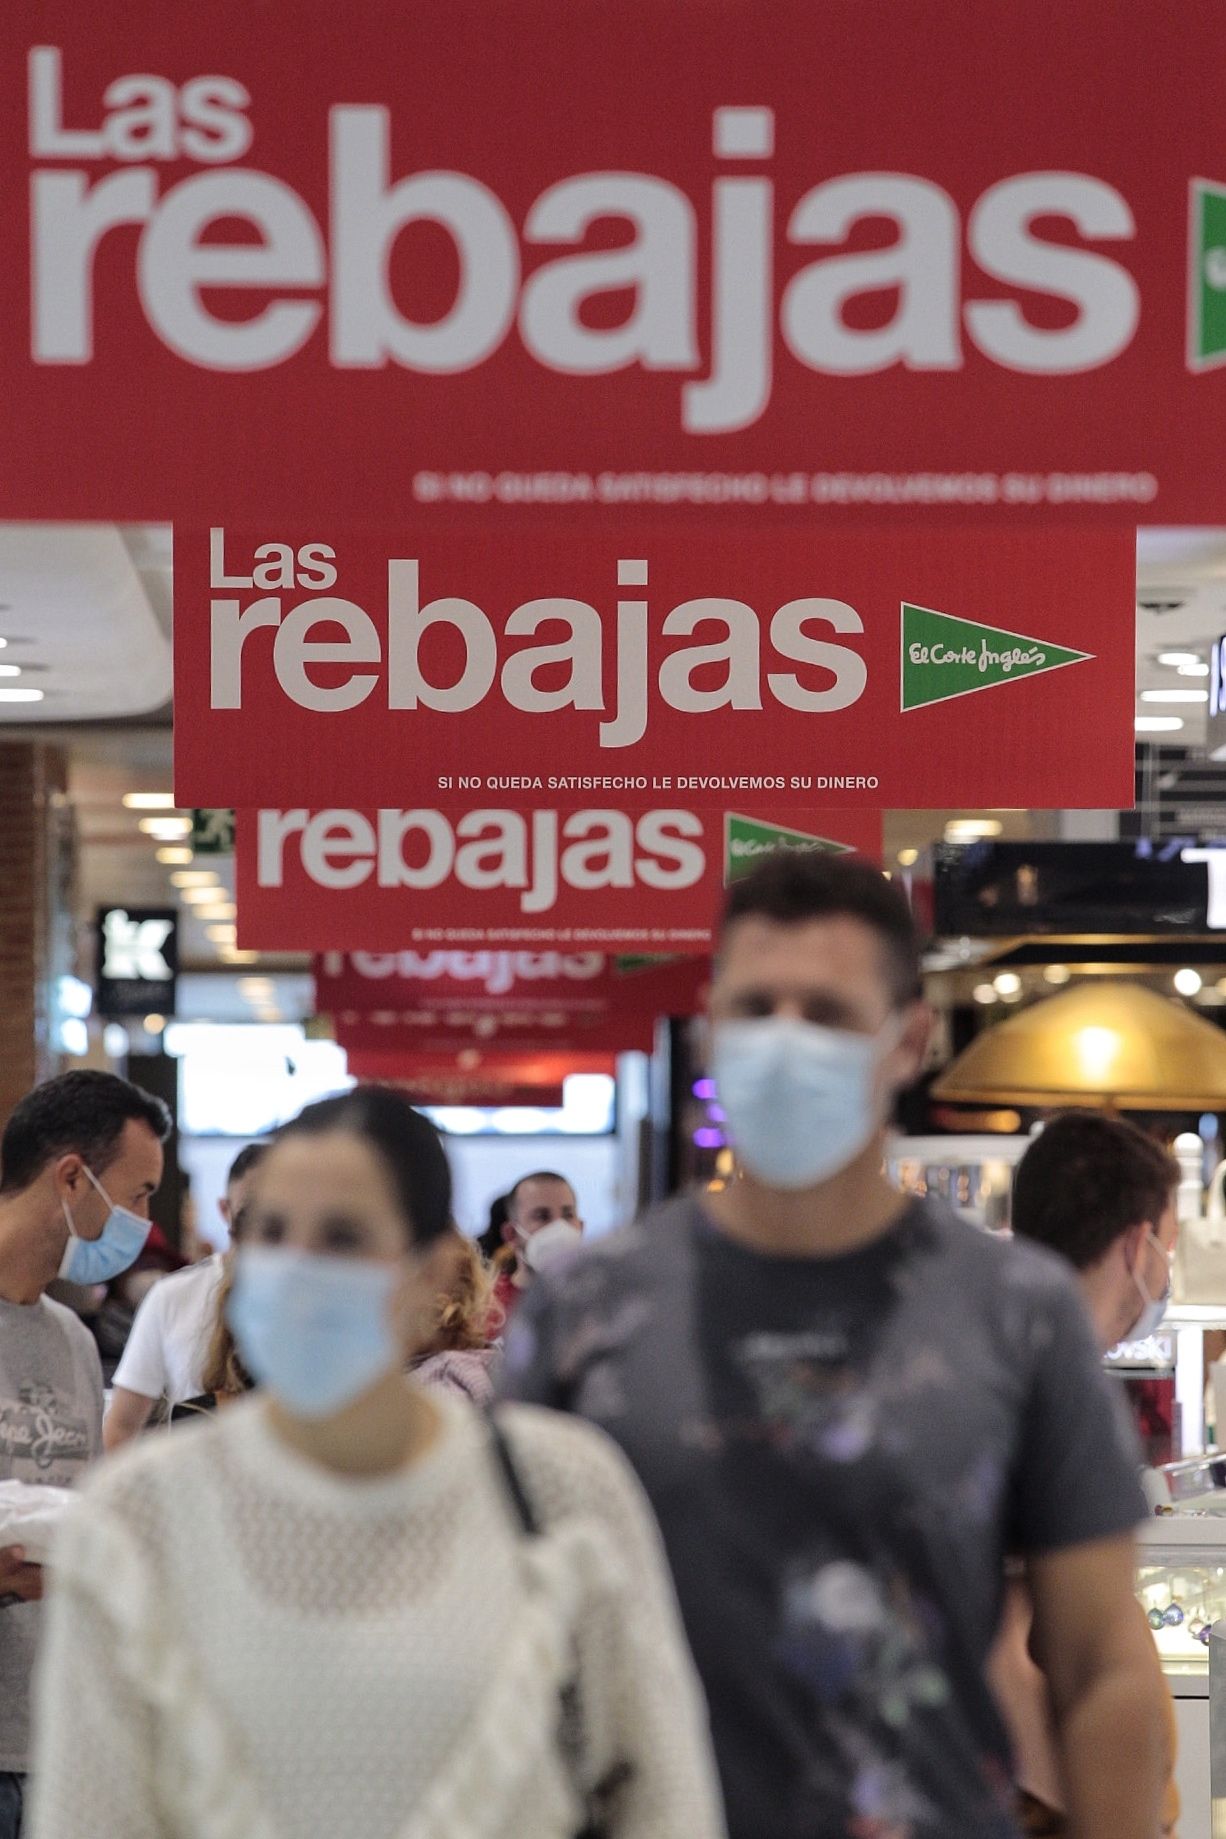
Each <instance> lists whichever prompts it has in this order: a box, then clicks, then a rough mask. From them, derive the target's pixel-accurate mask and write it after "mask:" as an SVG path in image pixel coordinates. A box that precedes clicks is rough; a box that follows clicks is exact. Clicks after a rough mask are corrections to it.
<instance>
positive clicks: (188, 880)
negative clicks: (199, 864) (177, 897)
mask: <svg viewBox="0 0 1226 1839" xmlns="http://www.w3.org/2000/svg"><path fill="white" fill-rule="evenodd" d="M161 853H162V852H161V850H159V851H158V855H159V856H160V855H161ZM170 879H171V881H172V882H173V883H174V885H175V887H177V888H202V887H203V886H204V884H205V882H206V881H216V879H217V870H216V869H215V868H185V869H180V871H179V873H178V874H177V875H172V876H171V877H170Z"/></svg>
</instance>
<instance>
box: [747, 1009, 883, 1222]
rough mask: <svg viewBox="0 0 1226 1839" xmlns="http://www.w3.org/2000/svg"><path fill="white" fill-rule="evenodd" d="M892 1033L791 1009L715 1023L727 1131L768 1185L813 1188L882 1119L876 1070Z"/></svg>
mask: <svg viewBox="0 0 1226 1839" xmlns="http://www.w3.org/2000/svg"><path fill="white" fill-rule="evenodd" d="M896 1039H897V1031H896V1025H895V1024H891V1025H890V1027H889V1028H888V1029H887V1030H886V1031H885V1032H883V1034H881V1035H878V1036H873V1035H862V1034H851V1033H850V1032H848V1031H847V1030H846V1029H842V1028H823V1027H819V1026H818V1024H817V1023H816V1022H802V1021H799V1020H795V1019H793V1018H792V1017H790V1016H777V1015H772V1016H766V1017H764V1018H763V1019H761V1020H757V1019H754V1020H748V1021H730V1022H720V1023H717V1025H716V1027H715V1030H714V1053H713V1056H712V1060H713V1064H712V1071H713V1073H714V1075H715V1084H716V1088H717V1090H718V1093H719V1102H720V1104H721V1105H722V1106H723V1109H724V1113H725V1116H726V1118H727V1122H728V1135H729V1136H730V1138H731V1139H732V1143H733V1146H734V1147H735V1149H736V1151H737V1154H738V1155H739V1157H740V1159H741V1161H742V1162H743V1163H744V1165H745V1167H746V1168H747V1169H748V1170H749V1172H750V1174H752V1175H755V1176H756V1177H757V1179H758V1180H759V1181H761V1182H764V1183H765V1185H766V1186H767V1187H769V1188H782V1189H791V1190H799V1189H801V1188H812V1187H816V1186H817V1184H818V1183H819V1182H821V1181H825V1180H826V1179H827V1178H828V1177H829V1176H831V1175H835V1174H837V1173H838V1172H839V1170H840V1169H844V1168H846V1167H847V1166H848V1164H849V1163H851V1162H854V1161H855V1159H856V1157H857V1156H858V1155H859V1154H860V1152H861V1151H862V1150H864V1149H866V1148H867V1146H868V1144H869V1143H870V1142H871V1141H872V1139H873V1136H874V1135H875V1133H876V1131H877V1130H878V1129H879V1128H880V1124H881V1115H880V1101H879V1098H878V1095H877V1089H876V1088H877V1069H878V1066H879V1063H880V1060H881V1057H882V1055H883V1054H884V1053H886V1052H888V1051H889V1049H890V1048H891V1047H892V1046H893V1045H894V1042H895V1040H896Z"/></svg>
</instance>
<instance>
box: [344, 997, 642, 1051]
mask: <svg viewBox="0 0 1226 1839" xmlns="http://www.w3.org/2000/svg"><path fill="white" fill-rule="evenodd" d="M661 1013H662V1014H667V1010H666V1009H665V1010H661ZM656 1020H657V1016H656V1014H655V1013H654V1012H653V1011H649V1010H646V1009H639V1008H626V1009H617V1010H612V1011H610V1013H609V1014H608V1015H607V1016H603V1017H592V1016H584V1015H572V1014H568V1013H567V1011H566V1010H564V1009H559V1010H554V1011H552V1012H547V1013H545V1014H541V1015H535V1016H525V1015H514V1014H511V1015H490V1014H488V1013H487V1012H485V1011H484V1010H481V1009H452V1010H446V1011H444V1010H435V1009H424V1010H423V1009H399V1010H397V1009H385V1010H380V1011H379V1012H378V1014H376V1015H369V1016H362V1017H360V1018H357V1019H353V1018H348V1019H347V1018H345V1017H337V1018H336V1021H335V1024H334V1028H333V1033H334V1035H335V1037H336V1042H337V1045H338V1046H339V1047H343V1048H344V1049H345V1051H346V1052H347V1053H351V1054H353V1053H359V1054H368V1053H384V1052H387V1053H390V1052H396V1053H404V1054H415V1055H416V1054H446V1053H456V1052H459V1051H460V1050H462V1049H464V1048H469V1047H479V1048H486V1049H489V1050H492V1051H498V1052H501V1053H512V1054H535V1053H565V1052H571V1053H585V1054H620V1053H629V1052H630V1051H631V1049H637V1050H638V1051H639V1052H641V1053H650V1052H651V1048H652V1044H653V1042H654V1039H655V1031H656Z"/></svg>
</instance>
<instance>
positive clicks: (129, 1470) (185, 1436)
mask: <svg viewBox="0 0 1226 1839" xmlns="http://www.w3.org/2000/svg"><path fill="white" fill-rule="evenodd" d="M242 1409H243V1406H242V1405H241V1404H239V1405H234V1406H232V1407H230V1411H229V1412H226V1413H222V1414H220V1415H219V1416H214V1414H213V1413H211V1412H201V1414H200V1418H199V1422H197V1423H190V1424H179V1425H176V1426H175V1427H174V1429H173V1430H154V1431H149V1432H147V1433H146V1434H145V1435H144V1436H140V1437H136V1438H134V1439H133V1441H132V1442H131V1443H125V1444H124V1445H123V1447H122V1448H121V1449H118V1450H116V1451H114V1452H113V1453H112V1454H111V1455H109V1456H107V1457H105V1458H104V1460H103V1461H102V1462H100V1463H98V1465H97V1466H96V1467H95V1468H94V1469H93V1470H91V1471H90V1473H89V1474H88V1476H87V1477H86V1479H85V1481H84V1482H83V1484H82V1486H81V1488H80V1490H79V1492H80V1494H81V1496H82V1499H84V1500H85V1501H90V1502H94V1503H96V1504H97V1505H98V1506H100V1507H103V1508H106V1509H108V1510H109V1511H110V1512H111V1513H113V1514H115V1515H116V1516H117V1517H119V1518H121V1519H129V1518H132V1517H138V1518H140V1519H141V1520H142V1521H143V1520H146V1519H147V1517H148V1509H149V1503H150V1502H152V1501H153V1500H155V1499H157V1498H163V1499H169V1498H171V1497H172V1496H173V1495H174V1494H176V1493H177V1492H178V1491H179V1489H180V1488H181V1487H182V1486H183V1485H184V1484H185V1483H186V1482H187V1481H188V1480H189V1479H190V1478H191V1477H192V1476H193V1475H195V1474H197V1473H199V1472H200V1471H201V1469H202V1467H203V1466H205V1465H207V1464H208V1463H209V1462H210V1460H211V1458H212V1456H213V1454H214V1452H215V1451H216V1449H217V1445H218V1441H219V1439H220V1438H221V1437H222V1436H223V1434H224V1431H225V1429H226V1425H225V1422H224V1420H225V1418H226V1417H227V1416H230V1415H232V1414H233V1413H234V1412H237V1411H240V1410H242Z"/></svg>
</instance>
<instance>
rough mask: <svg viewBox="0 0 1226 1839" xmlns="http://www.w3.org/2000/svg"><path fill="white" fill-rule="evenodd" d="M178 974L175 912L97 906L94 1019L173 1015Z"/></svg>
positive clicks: (162, 909)
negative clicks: (100, 1016)
mask: <svg viewBox="0 0 1226 1839" xmlns="http://www.w3.org/2000/svg"><path fill="white" fill-rule="evenodd" d="M178 976H179V915H178V912H177V910H176V908H174V907H101V908H99V910H98V1013H99V1015H106V1016H119V1015H173V1014H174V1013H175V990H176V985H177V982H178Z"/></svg>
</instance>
